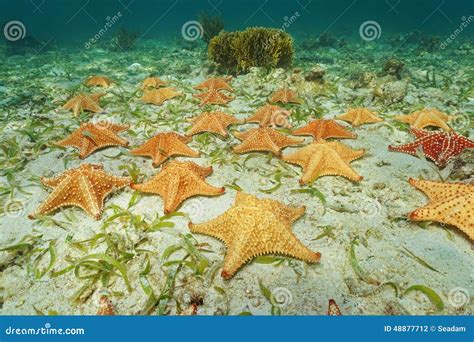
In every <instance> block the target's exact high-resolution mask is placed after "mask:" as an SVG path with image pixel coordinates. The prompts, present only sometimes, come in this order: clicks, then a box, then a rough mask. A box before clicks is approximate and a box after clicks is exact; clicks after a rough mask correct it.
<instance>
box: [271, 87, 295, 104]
mask: <svg viewBox="0 0 474 342" xmlns="http://www.w3.org/2000/svg"><path fill="white" fill-rule="evenodd" d="M270 102H273V103H275V102H281V103H297V104H300V103H302V102H303V101H302V100H301V99H300V98H298V96H297V95H296V92H294V91H293V90H290V89H287V88H284V89H279V90H277V91H275V92H274V93H273V94H272V96H271V97H270Z"/></svg>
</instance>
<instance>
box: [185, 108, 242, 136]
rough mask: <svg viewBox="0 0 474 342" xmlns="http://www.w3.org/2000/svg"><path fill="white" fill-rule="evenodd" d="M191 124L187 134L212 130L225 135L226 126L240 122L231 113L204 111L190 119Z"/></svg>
mask: <svg viewBox="0 0 474 342" xmlns="http://www.w3.org/2000/svg"><path fill="white" fill-rule="evenodd" d="M190 122H191V123H192V124H193V126H192V127H191V129H190V130H189V132H188V133H186V135H187V136H191V135H194V134H198V133H202V132H212V133H216V134H220V135H222V136H224V137H227V136H228V135H229V134H228V133H227V126H229V125H232V124H235V123H240V120H238V119H236V118H235V117H233V116H232V115H228V114H225V113H223V112H219V111H217V112H204V113H202V114H200V115H198V116H197V117H194V118H192V119H191V120H190Z"/></svg>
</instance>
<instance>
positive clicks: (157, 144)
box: [130, 132, 199, 167]
mask: <svg viewBox="0 0 474 342" xmlns="http://www.w3.org/2000/svg"><path fill="white" fill-rule="evenodd" d="M191 140H192V139H191V138H190V137H183V136H182V135H179V134H177V133H174V132H167V133H159V134H157V135H155V136H154V137H153V138H151V139H150V140H148V141H147V142H145V143H144V144H143V145H141V146H139V147H137V148H136V149H133V150H131V151H130V153H131V154H134V155H137V156H145V157H151V158H153V166H154V167H157V166H159V165H160V164H162V163H164V162H165V161H166V160H167V159H168V158H170V157H172V156H186V157H199V152H196V151H193V150H191V149H190V148H189V147H188V146H186V143H188V142H190V141H191Z"/></svg>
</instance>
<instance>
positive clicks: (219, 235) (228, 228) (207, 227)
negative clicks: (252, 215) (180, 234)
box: [188, 207, 245, 246]
mask: <svg viewBox="0 0 474 342" xmlns="http://www.w3.org/2000/svg"><path fill="white" fill-rule="evenodd" d="M236 209H237V208H234V207H233V208H231V209H229V210H228V211H226V212H225V213H224V214H222V215H220V216H218V217H216V218H214V219H212V220H210V221H208V222H205V223H200V224H193V223H192V222H189V224H188V227H189V229H190V230H191V232H192V233H198V234H204V235H209V236H212V237H214V238H216V239H218V240H220V241H222V242H224V244H225V245H226V246H228V245H229V243H230V242H231V241H233V240H234V235H235V228H236V227H238V226H239V224H243V223H242V222H245V219H244V221H238V220H236V218H237V215H235V212H236ZM239 216H240V215H239Z"/></svg>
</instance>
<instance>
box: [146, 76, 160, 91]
mask: <svg viewBox="0 0 474 342" xmlns="http://www.w3.org/2000/svg"><path fill="white" fill-rule="evenodd" d="M165 85H166V82H165V81H163V80H161V79H160V78H159V77H155V76H152V77H147V78H145V79H144V80H143V82H142V89H149V88H155V89H156V88H160V87H162V86H165Z"/></svg>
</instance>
